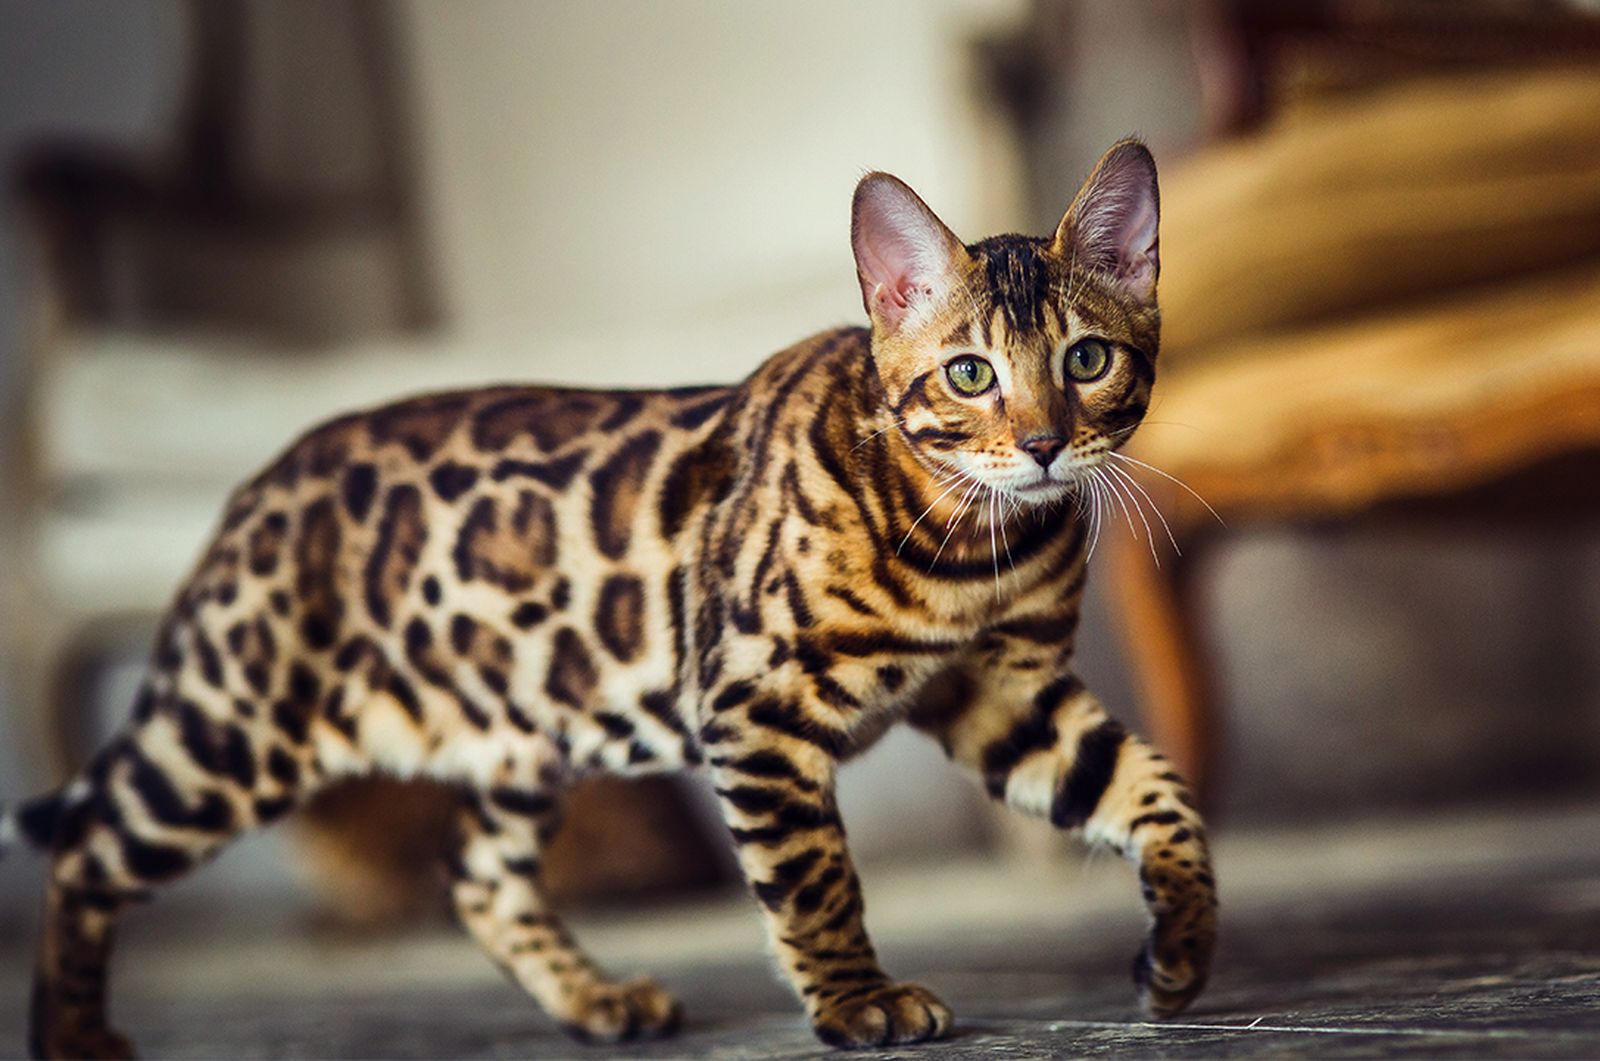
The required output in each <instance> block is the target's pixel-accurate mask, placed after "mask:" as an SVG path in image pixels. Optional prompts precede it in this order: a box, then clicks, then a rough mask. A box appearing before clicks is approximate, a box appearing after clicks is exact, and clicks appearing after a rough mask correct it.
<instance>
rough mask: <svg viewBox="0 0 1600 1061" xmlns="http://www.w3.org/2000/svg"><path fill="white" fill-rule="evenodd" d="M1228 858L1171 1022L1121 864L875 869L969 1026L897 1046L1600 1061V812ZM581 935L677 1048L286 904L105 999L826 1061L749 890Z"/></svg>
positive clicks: (160, 944) (160, 909)
mask: <svg viewBox="0 0 1600 1061" xmlns="http://www.w3.org/2000/svg"><path fill="white" fill-rule="evenodd" d="M1217 861H1218V867H1219V876H1220V879H1221V885H1222V888H1223V904H1224V905H1223V911H1224V922H1223V923H1224V933H1225V934H1224V943H1223V948H1222V951H1221V954H1220V956H1219V960H1218V962H1217V967H1216V970H1215V973H1214V976H1213V980H1212V987H1211V989H1210V991H1209V993H1208V994H1207V995H1206V996H1205V997H1204V998H1202V1000H1201V1001H1200V1003H1198V1004H1197V1006H1196V1008H1195V1009H1194V1010H1193V1011H1192V1012H1191V1013H1188V1014H1185V1015H1184V1016H1183V1017H1181V1018H1180V1019H1178V1020H1177V1021H1173V1022H1165V1023H1161V1024H1154V1023H1148V1022H1145V1021H1143V1020H1141V1019H1140V1017H1139V1015H1138V1013H1137V1011H1136V1010H1135V1008H1134V1006H1133V996H1132V989H1131V985H1130V983H1129V980H1128V968H1129V964H1130V958H1131V956H1132V954H1133V951H1134V948H1135V945H1136V943H1137V939H1138V933H1139V928H1140V924H1141V921H1140V915H1139V911H1138V907H1137V903H1136V890H1135V887H1134V884H1133V880H1132V875H1131V872H1130V871H1129V870H1128V868H1127V867H1125V866H1123V865H1121V864H1120V863H1117V862H1115V861H1113V860H1111V859H1109V858H1096V859H1091V860H1089V861H1087V862H1084V861H1073V862H1069V863H1067V864H1065V865H1063V866H1057V867H1054V868H1051V867H1044V866H1021V867H1018V866H1005V865H999V864H996V863H993V862H988V863H985V862H978V861H962V862H956V863H952V864H946V865H942V866H939V867H933V868H923V869H920V870H908V869H907V868H905V867H887V866H885V867H869V869H868V871H867V872H865V873H864V876H865V878H866V882H867V894H868V908H869V914H868V920H869V923H870V924H871V925H872V926H873V929H874V933H875V935H876V937H877V940H878V943H879V949H880V951H881V952H882V955H883V957H884V960H885V963H886V964H887V965H888V967H889V968H890V969H891V971H893V972H894V973H895V974H896V975H899V976H903V977H906V978H910V979H917V980H920V981H922V982H924V983H926V984H928V985H929V986H931V987H933V988H934V989H935V990H936V991H938V992H939V993H940V994H941V995H942V996H943V997H944V998H945V999H946V1001H948V1002H950V1003H951V1005H952V1006H953V1007H954V1008H955V1010H956V1012H957V1022H958V1023H957V1029H956V1034H955V1036H954V1037H953V1038H951V1039H949V1040H947V1041H945V1042H943V1043H939V1044H933V1045H929V1046H925V1047H920V1048H916V1049H908V1050H902V1051H897V1052H895V1053H893V1054H886V1055H881V1056H912V1055H916V1056H919V1057H929V1058H972V1057H994V1058H1033V1057H1062V1056H1076V1057H1095V1056H1108V1055H1112V1054H1116V1055H1130V1054H1131V1055H1136V1056H1163V1057H1165V1056H1172V1057H1190V1056H1219V1055H1227V1056H1274V1057H1283V1056H1314V1057H1367V1056H1392V1055H1400V1054H1405V1055H1422V1056H1429V1057H1469V1056H1470V1057H1484V1056H1499V1057H1594V1056H1600V804H1589V805H1587V806H1574V805H1567V806H1564V807H1558V808H1551V807H1529V808H1522V809H1515V810H1506V809H1500V810H1495V811H1485V812H1480V813H1473V814H1466V813H1458V814H1453V815H1450V816H1445V817H1438V818H1434V819H1418V818H1409V819H1405V820H1399V821H1386V822H1363V823H1361V824H1360V825H1351V826H1344V827H1338V828H1321V829H1314V830H1297V831H1274V832H1246V833H1238V834H1231V835H1230V834H1228V833H1226V832H1225V833H1224V834H1223V836H1222V838H1221V843H1220V845H1219V850H1218V853H1217ZM16 866H17V863H12V862H8V863H7V864H6V872H8V873H11V872H19V871H20V870H18V869H17V868H15V867H16ZM179 898H181V897H179ZM573 920H574V922H575V927H576V929H577V931H578V933H579V935H580V936H581V937H583V938H584V939H586V940H587V941H588V942H589V944H590V946H591V948H592V949H593V950H594V951H595V952H596V953H597V954H598V955H599V956H600V957H601V958H602V960H603V961H604V962H605V963H606V964H607V965H608V966H609V967H611V968H612V969H614V970H615V971H617V972H619V973H632V972H635V971H649V972H650V973H652V974H654V975H656V976H657V977H658V978H659V979H661V980H662V981H663V982H665V983H667V984H668V985H670V986H671V987H673V988H674V989H675V990H676V991H677V992H678V993H679V994H680V995H681V997H682V998H683V1000H684V1003H685V1006H686V1008H687V1011H688V1018H687V1021H686V1025H685V1027H684V1030H683V1032H682V1033H681V1034H680V1035H679V1036H678V1037H677V1038H675V1039H673V1040H669V1041H667V1042H663V1043H656V1044H648V1045H639V1046H633V1047H629V1048H626V1049H600V1048H586V1047H582V1046H578V1045H576V1044H573V1043H572V1042H570V1041H569V1040H567V1039H566V1038H564V1037H563V1036H562V1035H561V1034H560V1033H559V1032H557V1031H556V1030H555V1029H554V1028H553V1027H552V1025H551V1024H550V1022H549V1021H548V1020H546V1019H545V1018H544V1017H543V1016H542V1015H540V1014H539V1013H538V1012H537V1011H536V1010H535V1009H534V1008H533V1007H532V1006H531V1004H530V1003H528V1002H527V1001H526V1000H525V998H524V997H523V996H522V995H521V994H520V993H519V992H518V991H517V990H515V989H514V988H513V987H511V986H510V985H509V984H508V983H507V982H505V981H504V980H503V979H501V978H500V976H499V974H498V973H496V972H495V971H494V970H493V969H492V968H491V967H490V966H489V965H488V963H487V962H486V961H485V960H484V959H483V958H481V957H480V956H479V955H478V954H477V952H476V951H475V950H474V948H473V947H472V945H471V944H470V943H469V942H467V941H466V939H465V938H464V937H463V936H460V935H459V934H457V933H455V932H454V931H448V932H447V931H442V930H441V931H437V932H432V931H430V932H426V933H417V934H412V935H407V936H404V937H400V938H387V939H380V940H372V939H368V940H362V941H350V940H344V941H339V940H332V939H329V938H327V937H325V936H319V935H317V934H315V933H311V932H309V931H308V930H306V929H305V928H304V927H303V926H302V925H301V924H300V922H299V921H298V919H297V917H296V916H295V915H294V914H293V912H292V911H288V910H283V909H279V908H276V907H272V906H270V905H268V906H265V907H263V908H260V909H256V910H253V911H249V912H243V911H237V910H233V911H219V910H196V909H183V908H182V904H181V903H180V902H174V903H170V904H158V906H157V908H156V909H154V910H151V911H148V912H146V913H144V914H142V915H138V916H137V917H136V918H135V919H134V920H133V921H132V922H131V923H130V926H129V932H128V933H127V937H126V939H125V941H124V942H125V946H124V948H123V950H122V952H121V954H120V955H119V959H118V963H117V977H116V980H115V985H114V995H115V1000H116V1002H115V1009H116V1012H117V1015H118V1022H119V1024H120V1026H121V1027H122V1028H123V1030H125V1031H127V1032H129V1033H130V1034H131V1035H133V1036H134V1037H135V1039H136V1041H138V1042H139V1044H140V1045H141V1047H142V1048H143V1049H144V1051H145V1052H146V1054H147V1056H152V1057H228V1058H257V1057H363V1058H365V1057H524V1056H531V1057H541V1058H596V1057H605V1056H627V1057H640V1058H678V1057H720V1058H745V1057H760V1058H801V1057H815V1056H821V1055H823V1054H825V1053H827V1051H825V1050H823V1049H822V1048H821V1047H820V1046H819V1045H818V1044H817V1043H816V1042H815V1041H814V1040H813V1039H812V1038H811V1037H810V1034H809V1032H808V1031H807V1029H806V1027H805V1025H804V1022H803V1021H802V1020H801V1018H800V1014H799V1010H798V1008H797V1007H796V1006H795V1004H794V1002H793V1000H792V999H791V997H790V996H789V995H788V993H787V991H786V990H785V989H784V988H783V987H781V986H780V985H779V984H778V983H777V982H776V981H775V980H774V979H773V977H772V975H771V973H770V972H769V970H768V968H767V966H766V962H765V959H764V957H763V954H762V950H761V935H760V928H759V922H758V920H757V918H756V915H755V913H754V910H753V908H752V907H751V906H750V904H749V903H748V901H747V900H746V899H745V898H744V897H743V896H742V895H728V896H723V897H718V898H716V899H714V900H710V901H702V902H697V903H694V904H687V905H676V906H666V907H659V908H653V909H649V910H635V911H617V912H609V913H590V914H587V915H583V916H579V917H575V918H574V919H573ZM25 944H26V941H25V940H24V939H22V938H10V939H0V1055H7V1056H9V1055H11V1054H14V1053H16V1052H18V1051H20V1049H21V1043H22V1029H21V1020H22V1015H23V1007H24V998H25V994H26V991H25V987H26V971H27V965H28V958H27V954H26V951H25Z"/></svg>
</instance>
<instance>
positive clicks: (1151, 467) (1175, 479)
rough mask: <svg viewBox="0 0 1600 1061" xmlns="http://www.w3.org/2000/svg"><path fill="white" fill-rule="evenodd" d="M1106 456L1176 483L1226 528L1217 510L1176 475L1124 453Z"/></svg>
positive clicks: (1225, 523)
mask: <svg viewBox="0 0 1600 1061" xmlns="http://www.w3.org/2000/svg"><path fill="white" fill-rule="evenodd" d="M1107 456H1110V457H1115V458H1117V460H1119V461H1127V462H1128V463H1129V464H1137V465H1138V466H1139V467H1141V468H1143V469H1145V470H1146V471H1152V472H1155V473H1156V474H1157V475H1159V476H1161V478H1163V479H1167V480H1170V481H1171V482H1174V483H1177V484H1178V485H1179V486H1180V487H1182V488H1183V489H1184V490H1187V491H1188V492H1189V496H1190V497H1192V498H1194V499H1195V500H1196V501H1198V502H1200V503H1201V504H1202V505H1204V506H1206V511H1207V512H1209V513H1211V515H1212V518H1214V519H1215V520H1216V521H1217V522H1218V523H1220V524H1222V525H1223V526H1224V527H1226V526H1227V525H1228V521H1227V520H1225V519H1223V518H1222V517H1221V516H1219V515H1217V510H1216V509H1214V508H1212V507H1211V502H1209V501H1207V500H1206V499H1205V498H1203V497H1201V496H1200V495H1199V494H1197V493H1195V491H1194V488H1193V487H1192V486H1190V485H1189V484H1188V483H1186V482H1184V481H1183V480H1182V479H1179V478H1178V477H1177V476H1176V475H1172V474H1170V473H1168V472H1164V471H1162V470H1161V469H1160V468H1157V467H1156V466H1155V465H1154V464H1146V463H1145V462H1144V461H1142V460H1140V459H1139V458H1137V457H1130V456H1128V455H1127V454H1125V453H1115V452H1113V453H1108V454H1107Z"/></svg>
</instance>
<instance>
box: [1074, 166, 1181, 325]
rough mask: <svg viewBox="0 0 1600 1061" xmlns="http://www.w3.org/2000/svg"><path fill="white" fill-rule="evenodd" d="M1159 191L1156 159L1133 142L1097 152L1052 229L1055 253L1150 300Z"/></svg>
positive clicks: (1156, 268) (1156, 262)
mask: <svg viewBox="0 0 1600 1061" xmlns="http://www.w3.org/2000/svg"><path fill="white" fill-rule="evenodd" d="M1160 223H1161V194H1160V192H1159V190H1158V189H1157V187H1156V160H1155V159H1154V158H1152V157H1151V156H1150V150H1149V148H1147V147H1145V146H1144V144H1142V143H1140V142H1139V141H1137V140H1123V141H1120V142H1118V143H1116V144H1114V145H1112V147H1111V150H1109V151H1107V152H1106V153H1105V154H1104V155H1102V156H1101V158H1100V162H1099V163H1098V164H1097V165H1096V166H1095V168H1094V172H1093V173H1091V174H1089V179H1088V180H1086V181H1084V182H1083V188H1082V189H1080V190H1079V192H1078V197H1077V198H1076V199H1074V200H1073V201H1072V206H1071V208H1070V209H1068V210H1067V216H1066V217H1064V218H1062V219H1061V227H1060V228H1058V229H1056V241H1055V249H1056V253H1057V254H1059V255H1061V256H1062V257H1063V258H1065V259H1069V260H1071V261H1073V262H1074V263H1076V264H1078V265H1087V266H1089V267H1090V268H1092V269H1098V270H1101V271H1102V272H1107V273H1110V274H1111V275H1112V276H1115V277H1116V278H1117V281H1118V283H1120V284H1121V286H1122V288H1123V289H1124V290H1125V291H1127V292H1128V294H1130V295H1132V296H1133V297H1134V298H1136V299H1138V300H1139V301H1140V302H1144V303H1150V302H1154V301H1155V296H1156V279H1157V278H1158V277H1159V276H1160V274H1161V254H1160V243H1161V240H1160V235H1159V228H1160Z"/></svg>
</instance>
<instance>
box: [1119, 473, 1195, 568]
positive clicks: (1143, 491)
mask: <svg viewBox="0 0 1600 1061" xmlns="http://www.w3.org/2000/svg"><path fill="white" fill-rule="evenodd" d="M1107 467H1108V468H1110V469H1111V471H1112V472H1114V473H1116V474H1117V475H1119V476H1121V477H1122V478H1123V479H1125V480H1127V481H1128V484H1129V485H1131V486H1132V487H1133V488H1134V489H1135V490H1137V491H1139V493H1141V494H1143V495H1144V499H1145V500H1146V501H1148V502H1150V511H1152V512H1154V513H1155V514H1156V519H1158V520H1160V521H1161V527H1162V529H1163V530H1165V531H1166V532H1167V541H1169V542H1171V543H1172V551H1173V552H1175V553H1177V554H1178V555H1179V556H1182V555H1183V550H1182V549H1180V548H1178V539H1177V538H1175V537H1173V535H1172V525H1171V524H1170V523H1168V522H1167V517H1166V516H1163V515H1162V514H1161V506H1160V505H1158V504H1156V499H1155V498H1153V497H1151V496H1150V491H1148V490H1146V489H1145V488H1144V486H1143V485H1142V484H1141V483H1140V482H1139V480H1137V479H1135V478H1134V477H1133V476H1131V475H1129V474H1128V473H1127V472H1125V471H1123V470H1122V469H1121V468H1118V467H1117V466H1116V465H1114V464H1113V465H1107Z"/></svg>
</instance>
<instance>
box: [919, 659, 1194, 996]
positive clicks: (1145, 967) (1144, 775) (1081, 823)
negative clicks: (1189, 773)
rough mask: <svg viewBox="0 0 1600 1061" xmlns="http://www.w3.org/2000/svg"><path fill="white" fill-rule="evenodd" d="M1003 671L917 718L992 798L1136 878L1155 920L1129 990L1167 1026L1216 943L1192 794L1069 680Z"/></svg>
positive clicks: (989, 670)
mask: <svg viewBox="0 0 1600 1061" xmlns="http://www.w3.org/2000/svg"><path fill="white" fill-rule="evenodd" d="M1038 673H1039V672H1037V671H1035V672H1018V671H1014V670H1011V669H1010V668H1007V667H1006V666H1005V665H1004V663H1003V662H1001V663H1000V664H998V665H994V666H989V667H985V668H984V673H983V674H982V675H979V676H974V678H973V679H972V680H971V681H970V682H969V684H968V685H967V686H966V687H965V692H964V694H963V695H960V696H956V697H951V698H949V699H947V700H946V701H945V702H943V703H940V704H937V705H930V708H929V709H927V710H924V711H919V712H916V713H914V714H913V716H912V723H913V724H914V725H916V726H917V727H918V728H920V729H924V730H926V731H928V732H929V733H931V734H932V735H933V736H934V737H936V738H937V739H938V740H939V742H940V744H942V745H943V746H944V749H945V751H946V753H947V754H949V755H950V757H951V758H952V759H954V760H956V761H957V762H959V763H961V764H963V765H965V766H967V767H970V768H971V769H972V770H974V771H975V772H976V773H977V774H978V776H979V777H980V779H981V780H982V782H983V785H984V787H985V788H986V789H987V790H988V792H989V794H990V795H991V796H993V797H994V798H996V799H1000V800H1004V801H1005V802H1006V803H1007V804H1009V805H1011V806H1012V807H1015V808H1017V809H1018V810H1020V811H1023V812H1024V813H1027V814H1031V815H1034V816H1036V817H1041V818H1048V819H1049V820H1050V821H1051V822H1052V823H1053V824H1055V825H1056V826H1058V827H1060V828H1063V829H1068V830H1073V831H1079V832H1081V834H1082V836H1083V838H1084V839H1085V840H1086V841H1087V842H1089V843H1091V844H1104V845H1106V846H1109V847H1111V848H1114V849H1115V850H1117V851H1119V852H1121V853H1122V854H1123V855H1124V856H1125V857H1127V858H1128V859H1129V860H1131V861H1132V862H1134V863H1135V864H1136V865H1137V866H1138V867H1139V882H1140V886H1141V889H1142V892H1143V895H1144V900H1145V904H1146V906H1147V908H1148V909H1149V911H1150V915H1151V928H1150V934H1149V937H1148V939H1147V940H1146V942H1145V945H1144V947H1143V948H1142V949H1141V950H1140V951H1139V953H1138V955H1137V956H1136V957H1135V959H1134V980H1135V982H1136V983H1137V984H1138V987H1139V994H1140V999H1141V1001H1142V1002H1143V1004H1144V1006H1145V1009H1146V1010H1147V1011H1149V1012H1150V1013H1151V1014H1152V1015H1154V1016H1158V1017H1170V1016H1172V1015H1174V1014H1176V1013H1178V1012H1180V1011H1182V1010H1183V1009H1184V1008H1185V1007H1186V1006H1188V1005H1189V1003H1191V1002H1193V1001H1194V999H1195V998H1196V996H1198V995H1199V994H1200V991H1201V989H1202V988H1204V987H1205V982H1206V976H1207V973H1208V972H1209V970H1210V966H1211V955H1212V951H1213V949H1214V947H1215V944H1216V938H1217V897H1216V881H1215V878H1214V877H1213V871H1212V868H1211V856H1210V853H1209V851H1208V849H1207V846H1206V833H1205V827H1204V825H1203V824H1202V822H1201V820H1200V814H1199V812H1198V811H1197V810H1196V809H1195V802H1194V799H1193V797H1192V796H1191V795H1190V793H1189V790H1188V787H1187V786H1186V785H1185V784H1184V782H1183V779H1182V778H1180V777H1179V776H1178V775H1177V774H1176V773H1175V772H1174V771H1173V769H1172V765H1171V764H1170V763H1169V762H1168V761H1167V760H1166V759H1165V758H1164V757H1163V756H1161V755H1160V754H1158V753H1157V752H1156V751H1155V750H1154V749H1153V748H1151V747H1150V745H1149V744H1147V743H1145V742H1144V741H1143V740H1141V739H1140V738H1139V737H1137V736H1134V735H1133V734H1130V733H1128V732H1127V731H1126V730H1125V729H1124V728H1123V727H1122V725H1121V724H1120V723H1118V722H1117V721H1116V720H1115V719H1113V718H1111V717H1110V716H1108V715H1107V714H1106V710H1105V708H1104V707H1102V706H1101V704H1100V702H1099V701H1098V700H1097V699H1096V698H1095V697H1094V694H1092V693H1090V692H1089V690H1087V689H1086V688H1084V686H1083V683H1082V682H1081V681H1079V680H1078V679H1077V677H1076V676H1074V675H1072V674H1070V673H1066V674H1061V675H1059V676H1057V677H1055V678H1053V679H1051V680H1042V679H1040V678H1038V677H1036V676H1035V675H1037V674H1038Z"/></svg>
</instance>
